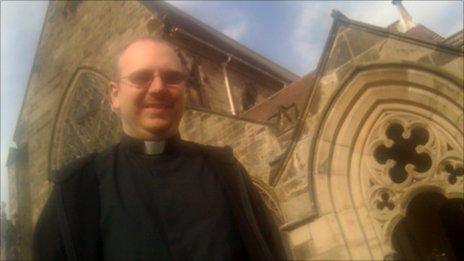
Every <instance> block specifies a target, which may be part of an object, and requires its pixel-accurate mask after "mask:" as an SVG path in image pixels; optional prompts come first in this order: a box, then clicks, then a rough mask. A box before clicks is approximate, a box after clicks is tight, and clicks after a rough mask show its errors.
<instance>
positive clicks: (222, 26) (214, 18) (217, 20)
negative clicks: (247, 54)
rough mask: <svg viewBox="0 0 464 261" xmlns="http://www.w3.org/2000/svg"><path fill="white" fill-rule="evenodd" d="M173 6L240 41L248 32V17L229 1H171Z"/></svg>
mask: <svg viewBox="0 0 464 261" xmlns="http://www.w3.org/2000/svg"><path fill="white" fill-rule="evenodd" d="M169 3H170V4H172V5H173V6H175V7H177V8H179V9H181V10H182V11H184V12H186V13H188V14H190V15H192V16H194V17H195V18H197V19H199V20H200V21H202V22H204V23H205V24H208V25H209V26H211V27H213V28H215V29H216V30H218V31H220V32H222V33H223V34H225V35H227V36H229V37H231V38H232V39H234V40H236V41H239V40H241V39H242V37H243V36H244V35H245V34H246V33H247V32H248V28H249V26H248V25H249V22H248V19H247V17H246V16H245V15H244V14H243V13H242V12H241V11H240V9H238V8H237V7H234V6H229V5H228V3H227V2H226V3H224V2H221V1H219V2H215V1H169Z"/></svg>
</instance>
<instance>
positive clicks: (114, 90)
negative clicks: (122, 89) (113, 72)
mask: <svg viewBox="0 0 464 261" xmlns="http://www.w3.org/2000/svg"><path fill="white" fill-rule="evenodd" d="M108 95H109V97H110V103H111V110H112V111H114V112H116V113H119V106H120V103H119V85H118V84H117V83H115V82H113V81H110V83H109V84H108Z"/></svg>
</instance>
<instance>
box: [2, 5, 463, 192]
mask: <svg viewBox="0 0 464 261" xmlns="http://www.w3.org/2000/svg"><path fill="white" fill-rule="evenodd" d="M170 3H171V4H172V5H174V6H176V7H178V8H179V9H181V10H183V11H185V12H187V13H188V14H190V15H192V16H194V17H195V18H197V19H199V20H200V21H202V22H204V23H206V24H208V25H210V26H212V27H213V28H215V29H217V30H218V31H220V32H222V33H224V34H226V35H228V36H229V37H231V38H233V39H235V40H236V41H239V42H240V43H242V44H244V45H246V46H247V47H248V48H250V49H252V50H254V51H255V52H258V53H260V54H261V55H263V56H265V57H267V58H268V59H270V60H272V61H274V62H276V63H277V64H279V65H281V66H283V67H285V68H287V69H288V70H290V71H292V72H294V73H295V74H297V75H304V74H306V73H308V72H310V71H311V70H312V69H314V68H315V67H316V64H317V62H318V59H319V56H320V54H321V52H322V48H323V46H324V44H325V41H326V39H327V36H328V32H329V29H330V26H331V24H332V18H331V16H330V13H331V11H332V9H337V10H339V11H341V12H342V13H343V14H345V15H346V16H347V17H348V18H350V19H353V20H357V21H361V22H365V23H369V24H373V25H377V26H382V27H386V26H388V25H389V24H391V23H393V22H394V21H396V20H397V19H398V18H399V15H398V11H397V9H396V7H395V6H393V5H392V4H391V1H314V2H311V1H285V2H279V1H270V2H265V1H249V2H246V1H204V2H202V1H170ZM47 4H48V3H47V2H45V1H2V2H1V200H2V201H7V197H8V193H7V186H6V184H7V179H6V167H5V164H6V160H7V156H8V155H7V154H8V148H9V147H14V146H15V144H14V143H13V142H12V137H13V133H14V128H15V126H16V121H17V118H18V115H19V111H20V108H21V105H22V101H23V97H24V93H25V89H26V85H27V81H28V78H29V74H30V70H31V66H32V62H33V58H34V55H35V51H36V46H37V43H38V39H39V36H40V32H41V29H42V25H43V19H44V17H45V12H46V7H47ZM403 4H404V6H405V7H406V9H407V10H408V11H409V13H410V14H411V16H412V18H413V20H414V21H415V22H416V23H420V24H423V25H424V26H426V27H428V28H430V29H432V30H433V31H435V32H437V33H438V34H440V35H442V36H444V37H446V36H449V35H451V34H453V33H455V32H457V31H458V30H460V29H462V27H463V1H403Z"/></svg>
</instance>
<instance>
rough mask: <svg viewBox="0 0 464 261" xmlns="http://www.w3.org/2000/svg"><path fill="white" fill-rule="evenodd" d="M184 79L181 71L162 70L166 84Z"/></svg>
mask: <svg viewBox="0 0 464 261" xmlns="http://www.w3.org/2000/svg"><path fill="white" fill-rule="evenodd" d="M185 80H186V76H185V75H184V74H183V73H182V72H178V71H173V70H172V71H171V70H168V71H164V72H163V81H164V82H165V83H166V84H179V83H181V82H183V81H185Z"/></svg>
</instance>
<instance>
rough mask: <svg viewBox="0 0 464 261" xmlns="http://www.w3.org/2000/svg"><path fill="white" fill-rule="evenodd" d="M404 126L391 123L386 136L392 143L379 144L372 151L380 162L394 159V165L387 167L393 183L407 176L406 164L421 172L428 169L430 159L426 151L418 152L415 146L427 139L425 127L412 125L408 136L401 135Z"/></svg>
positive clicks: (383, 162)
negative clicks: (388, 145) (386, 144)
mask: <svg viewBox="0 0 464 261" xmlns="http://www.w3.org/2000/svg"><path fill="white" fill-rule="evenodd" d="M403 133H404V128H403V126H401V125H400V124H398V123H393V124H391V125H390V126H388V128H387V130H386V135H387V137H388V138H389V139H390V140H392V141H393V145H391V146H390V147H387V146H385V145H383V144H382V145H379V146H378V147H377V148H376V149H375V151H374V157H375V159H376V160H377V162H379V163H380V164H385V163H386V162H387V160H394V161H395V165H394V166H393V167H391V168H390V169H389V176H390V178H391V180H392V181H393V182H395V183H402V182H403V181H405V180H406V179H407V177H408V172H407V171H406V165H408V164H412V165H413V166H414V170H415V171H417V172H419V173H423V172H425V171H427V170H429V169H430V167H431V165H432V159H431V158H430V156H429V155H428V154H427V153H425V152H424V153H418V152H417V151H416V148H417V146H419V145H425V144H426V143H427V141H428V140H429V133H428V131H427V130H426V129H425V128H422V127H414V128H413V129H412V130H411V133H410V135H409V137H408V138H404V137H403Z"/></svg>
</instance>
